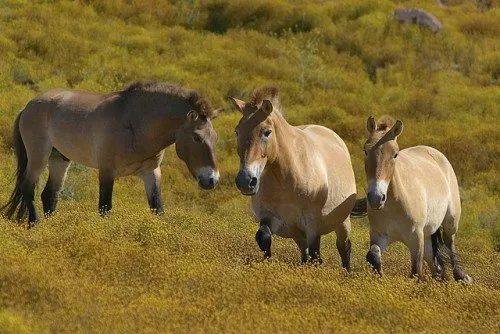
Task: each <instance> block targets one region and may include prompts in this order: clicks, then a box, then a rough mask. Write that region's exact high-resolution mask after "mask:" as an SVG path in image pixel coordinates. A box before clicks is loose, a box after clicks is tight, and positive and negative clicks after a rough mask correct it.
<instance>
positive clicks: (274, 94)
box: [248, 85, 284, 115]
mask: <svg viewBox="0 0 500 334" xmlns="http://www.w3.org/2000/svg"><path fill="white" fill-rule="evenodd" d="M264 100H269V101H271V103H272V104H273V107H274V108H275V109H276V110H278V111H279V112H280V113H281V114H282V115H283V114H284V113H283V107H282V105H281V100H280V97H279V89H278V87H276V86H273V85H269V86H263V87H260V88H258V89H256V90H254V91H253V95H252V100H251V101H250V102H248V105H249V106H253V107H256V108H258V107H260V105H261V104H262V101H264Z"/></svg>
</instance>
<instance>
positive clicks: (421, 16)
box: [394, 8, 443, 32]
mask: <svg viewBox="0 0 500 334" xmlns="http://www.w3.org/2000/svg"><path fill="white" fill-rule="evenodd" d="M394 17H395V18H396V20H398V21H399V22H409V23H415V24H419V25H423V26H427V27H429V28H430V29H431V30H432V31H433V32H439V31H440V30H441V29H443V25H442V24H441V21H439V20H438V18H437V17H435V16H434V15H432V14H431V13H429V12H427V11H425V10H423V9H420V8H404V9H396V10H395V11H394Z"/></svg>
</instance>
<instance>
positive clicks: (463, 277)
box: [453, 268, 472, 284]
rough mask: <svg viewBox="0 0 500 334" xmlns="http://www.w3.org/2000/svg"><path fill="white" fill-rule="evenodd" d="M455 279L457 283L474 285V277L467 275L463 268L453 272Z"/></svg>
mask: <svg viewBox="0 0 500 334" xmlns="http://www.w3.org/2000/svg"><path fill="white" fill-rule="evenodd" d="M453 278H454V279H455V281H457V282H462V283H464V284H472V277H470V276H469V275H467V274H466V273H465V272H464V271H463V270H462V268H455V269H454V270H453Z"/></svg>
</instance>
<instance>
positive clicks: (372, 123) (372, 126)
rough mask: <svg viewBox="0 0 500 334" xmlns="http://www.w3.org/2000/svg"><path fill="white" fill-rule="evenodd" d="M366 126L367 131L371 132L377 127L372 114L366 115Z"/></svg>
mask: <svg viewBox="0 0 500 334" xmlns="http://www.w3.org/2000/svg"><path fill="white" fill-rule="evenodd" d="M366 128H367V129H368V132H369V133H372V132H373V131H375V129H377V124H376V123H375V118H373V116H370V117H368V120H367V121H366Z"/></svg>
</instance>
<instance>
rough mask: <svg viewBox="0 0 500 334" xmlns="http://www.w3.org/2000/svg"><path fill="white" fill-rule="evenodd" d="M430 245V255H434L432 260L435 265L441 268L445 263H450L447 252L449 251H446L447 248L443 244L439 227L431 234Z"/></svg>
mask: <svg viewBox="0 0 500 334" xmlns="http://www.w3.org/2000/svg"><path fill="white" fill-rule="evenodd" d="M431 243H432V253H433V254H434V260H435V261H436V263H435V264H436V265H440V266H443V265H444V264H445V263H450V261H451V259H450V256H449V255H448V252H449V251H451V250H449V251H448V247H446V245H445V244H444V241H443V235H442V234H441V227H439V228H438V229H437V230H436V232H434V233H433V234H431ZM443 270H444V268H443Z"/></svg>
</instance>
